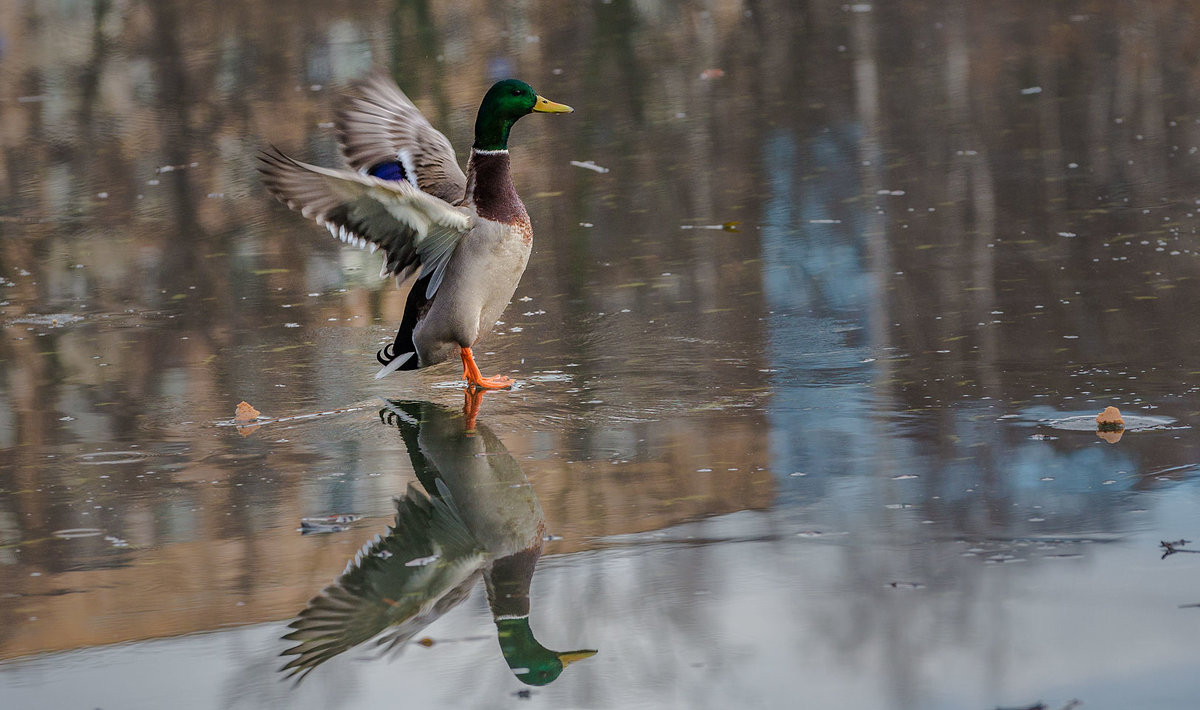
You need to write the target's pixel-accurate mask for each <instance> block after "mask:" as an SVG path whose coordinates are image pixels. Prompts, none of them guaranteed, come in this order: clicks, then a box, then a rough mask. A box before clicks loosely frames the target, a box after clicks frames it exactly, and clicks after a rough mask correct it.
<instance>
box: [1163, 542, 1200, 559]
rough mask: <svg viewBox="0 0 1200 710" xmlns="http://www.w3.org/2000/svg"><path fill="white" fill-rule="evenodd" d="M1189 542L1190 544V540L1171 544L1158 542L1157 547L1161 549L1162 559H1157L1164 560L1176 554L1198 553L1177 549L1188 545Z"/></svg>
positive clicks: (1197, 551)
mask: <svg viewBox="0 0 1200 710" xmlns="http://www.w3.org/2000/svg"><path fill="white" fill-rule="evenodd" d="M1189 542H1191V540H1172V541H1171V542H1167V541H1166V540H1160V541H1159V543H1158V544H1159V546H1161V547H1162V548H1163V553H1162V557H1161V558H1159V559H1163V560H1165V559H1167V556H1168V555H1173V554H1175V553H1176V552H1191V553H1200V550H1181V549H1179V548H1181V547H1183V546H1184V545H1186V544H1188V543H1189Z"/></svg>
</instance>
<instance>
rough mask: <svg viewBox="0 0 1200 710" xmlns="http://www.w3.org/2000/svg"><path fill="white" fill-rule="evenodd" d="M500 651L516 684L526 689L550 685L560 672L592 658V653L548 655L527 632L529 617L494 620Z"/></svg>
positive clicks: (584, 651)
mask: <svg viewBox="0 0 1200 710" xmlns="http://www.w3.org/2000/svg"><path fill="white" fill-rule="evenodd" d="M496 631H497V632H498V633H497V635H498V636H499V638H500V651H501V652H502V653H503V654H504V660H505V661H507V662H508V667H509V668H511V669H512V672H513V673H514V674H515V675H516V676H517V680H519V681H521V682H522V683H524V684H526V685H548V684H550V683H553V682H554V680H555V679H556V678H558V676H559V674H560V673H562V672H563V669H564V668H566V667H567V666H568V665H570V664H572V663H574V662H575V661H581V660H583V659H585V658H589V657H591V656H594V655H596V652H595V651H587V650H582V651H566V652H563V653H558V652H556V651H551V650H550V649H548V648H546V647H545V646H543V645H542V644H540V643H538V641H537V639H535V638H534V637H533V630H532V629H530V628H529V617H527V616H526V617H521V618H519V619H497V620H496Z"/></svg>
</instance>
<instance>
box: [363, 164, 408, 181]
mask: <svg viewBox="0 0 1200 710" xmlns="http://www.w3.org/2000/svg"><path fill="white" fill-rule="evenodd" d="M367 174H368V175H373V176H374V177H377V178H379V179H381V180H396V181H400V180H404V179H405V175H404V166H403V165H401V164H400V163H398V162H396V161H394V160H393V161H390V162H387V163H379V164H378V165H373V166H371V169H370V170H368V171H367Z"/></svg>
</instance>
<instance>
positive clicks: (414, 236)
mask: <svg viewBox="0 0 1200 710" xmlns="http://www.w3.org/2000/svg"><path fill="white" fill-rule="evenodd" d="M354 89H355V91H354V93H353V94H352V95H351V97H350V98H349V99H348V100H347V102H346V103H345V104H344V105H343V106H342V108H341V110H340V111H339V112H338V114H337V120H336V125H337V133H338V139H339V142H340V144H341V147H342V153H343V155H344V156H345V158H346V162H347V163H348V164H349V166H350V169H348V170H347V169H331V168H322V167H318V166H316V165H309V164H308V163H302V162H300V161H298V160H294V159H293V158H290V157H288V156H287V155H284V154H283V153H282V152H281V151H279V150H278V149H276V148H272V149H271V150H269V151H264V152H263V153H261V154H260V156H259V158H260V160H261V165H260V167H259V171H260V172H261V173H262V176H263V178H262V179H263V183H264V184H265V185H266V187H267V189H268V190H269V191H270V192H271V193H272V194H273V195H275V197H277V198H278V199H279V200H280V201H282V202H283V203H284V204H286V205H287V206H288V207H290V208H292V209H293V210H296V211H297V212H299V213H300V214H302V215H304V216H305V217H308V218H310V219H313V220H315V221H316V222H317V223H318V224H320V225H322V226H324V227H325V228H327V229H328V230H329V231H330V233H331V234H333V235H334V236H335V237H337V238H338V239H341V240H342V241H343V242H346V243H349V244H352V245H355V246H358V247H360V248H369V249H371V251H372V252H374V251H375V250H376V249H383V251H384V264H383V269H382V271H381V272H380V276H387V275H389V274H390V275H392V276H395V277H396V281H397V283H398V284H400V283H403V282H405V281H408V280H411V279H412V278H413V277H415V278H416V281H415V283H413V284H412V286H411V288H410V290H409V294H408V300H407V302H406V304H405V307H404V317H403V319H402V320H401V323H400V328H399V331H398V332H397V333H396V339H395V341H394V342H393V343H392V344H391V345H389V346H387V347H385V348H383V349H382V350H380V351H379V352H378V353H377V354H376V356H375V357H376V359H378V360H379V362H380V363H381V364H382V365H383V367H382V368H381V369H380V370H379V372H378V373H376V375H375V377H376V378H380V377H383V376H384V375H387V374H389V373H391V372H394V371H396V370H415V369H418V368H422V367H429V366H430V365H436V364H438V363H440V362H444V361H446V360H448V359H450V358H452V357H453V356H454V355H455V354H458V356H459V357H460V358H461V359H462V365H463V378H464V379H466V380H467V382H468V383H469V386H471V387H475V388H492V389H495V388H502V387H508V386H510V385H512V380H511V379H510V378H508V377H503V376H496V377H484V376H483V375H482V374H481V373H480V371H479V367H478V365H476V364H475V357H474V355H473V354H472V352H471V348H472V347H474V346H475V344H476V343H477V342H479V339H480V338H481V337H483V335H485V334H486V333H487V332H488V331H490V330H491V328H492V327H493V326H494V325H495V323H496V320H497V319H498V318H499V317H500V314H501V312H503V310H504V308H505V306H507V305H508V301H509V299H511V298H512V295H513V292H514V291H516V288H517V282H518V281H520V280H521V274H522V273H524V271H525V265H526V263H527V262H528V261H529V251H530V249H531V247H532V244H533V227H532V226H531V225H530V222H529V215H528V213H526V211H525V205H524V204H522V202H521V198H520V197H518V196H517V190H516V188H515V187H514V186H513V182H512V177H511V175H510V173H509V155H508V134H509V131H510V130H511V129H512V126H513V124H514V123H516V122H517V120H518V119H520V118H521V117H522V116H525V115H527V114H529V113H533V112H540V113H569V112H571V111H573V110H574V109H572V108H571V107H570V106H566V105H564V104H558V103H554V102H553V101H549V100H547V99H546V98H544V97H542V96H539V95H538V94H537V93H536V92H535V91H534V90H533V88H532V87H530V86H529V85H528V84H526V83H525V82H523V81H518V80H516V79H505V80H504V81H500V82H497V83H496V84H494V85H493V86H492V88H490V89H488V92H487V93H486V94H485V95H484V97H483V101H482V103H480V105H479V114H478V116H477V117H476V119H475V142H474V143H473V144H472V146H471V157H470V158H469V159H468V160H467V172H466V174H465V175H464V174H463V171H462V170H461V169H460V168H459V167H458V163H457V161H456V159H455V155H454V149H453V148H452V147H451V146H450V141H448V140H447V139H446V136H444V135H442V134H441V133H440V132H439V131H438V130H436V129H435V128H434V127H433V126H431V125H430V124H429V121H427V120H426V119H425V117H424V116H423V115H421V112H420V111H419V110H418V109H417V107H416V106H414V105H413V103H412V102H411V101H410V100H409V99H408V97H407V96H405V95H404V93H403V92H402V91H400V89H399V88H398V87H397V86H396V84H395V83H394V82H392V80H391V79H390V78H388V77H387V76H386V75H384V74H380V73H376V74H374V75H371V76H370V77H368V78H367V79H365V80H362V81H360V82H359V83H357V84H356V85H355V87H354Z"/></svg>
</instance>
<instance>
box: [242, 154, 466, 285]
mask: <svg viewBox="0 0 1200 710" xmlns="http://www.w3.org/2000/svg"><path fill="white" fill-rule="evenodd" d="M259 160H260V161H261V165H260V166H259V172H261V173H262V176H263V177H262V180H263V184H264V185H266V187H267V189H268V190H270V191H271V194H273V195H275V197H277V198H278V199H279V200H280V201H281V202H283V203H284V204H286V205H287V206H288V207H290V208H292V209H293V210H296V211H297V212H299V213H300V214H302V215H304V216H305V217H308V218H310V219H313V220H315V221H316V222H317V224H320V225H321V226H323V227H325V228H326V229H328V230H329V232H330V233H331V234H333V236H335V237H337V238H338V239H341V240H342V241H343V242H346V243H348V244H354V245H357V246H358V247H360V248H361V247H370V249H371V251H375V249H376V248H381V249H383V250H384V253H385V254H386V255H387V256H386V260H385V262H384V266H383V270H382V271H380V276H384V275H387V274H392V275H394V276H397V277H399V278H400V279H401V280H403V279H404V278H407V277H408V276H409V275H410V274H412V273H413V271H415V270H416V269H417V267H418V266H419V267H420V270H421V271H420V275H421V277H422V278H423V277H425V276H429V275H431V274H432V278H431V279H430V280H429V286H428V287H427V288H426V292H425V297H426V298H433V294H434V293H435V292H436V291H437V289H438V286H440V285H441V283H442V276H443V275H444V274H445V270H446V264H448V263H449V262H450V256H451V255H452V254H453V253H454V248H455V247H456V246H458V242H459V241H460V239H461V238H462V236H463V235H464V234H465V233H466V232H467V231H468V230H469V229H470V228H471V225H472V223H473V222H472V218H471V215H470V213H469V212H467V211H466V210H465V209H463V208H461V207H454V206H452V205H450V204H448V203H447V202H445V201H444V200H440V199H438V198H436V197H433V196H432V195H428V194H426V193H424V192H422V191H421V190H418V189H417V188H415V187H414V186H412V185H411V184H409V183H407V182H400V181H392V180H381V179H379V178H376V177H372V176H370V175H361V174H359V173H355V172H351V171H349V170H332V169H329V168H322V167H318V166H316V165H310V164H308V163H302V162H300V161H299V160H295V159H293V158H290V157H288V156H287V155H284V154H283V153H282V152H280V151H279V150H278V149H277V148H272V149H271V150H269V151H263V152H262V153H260V154H259Z"/></svg>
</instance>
